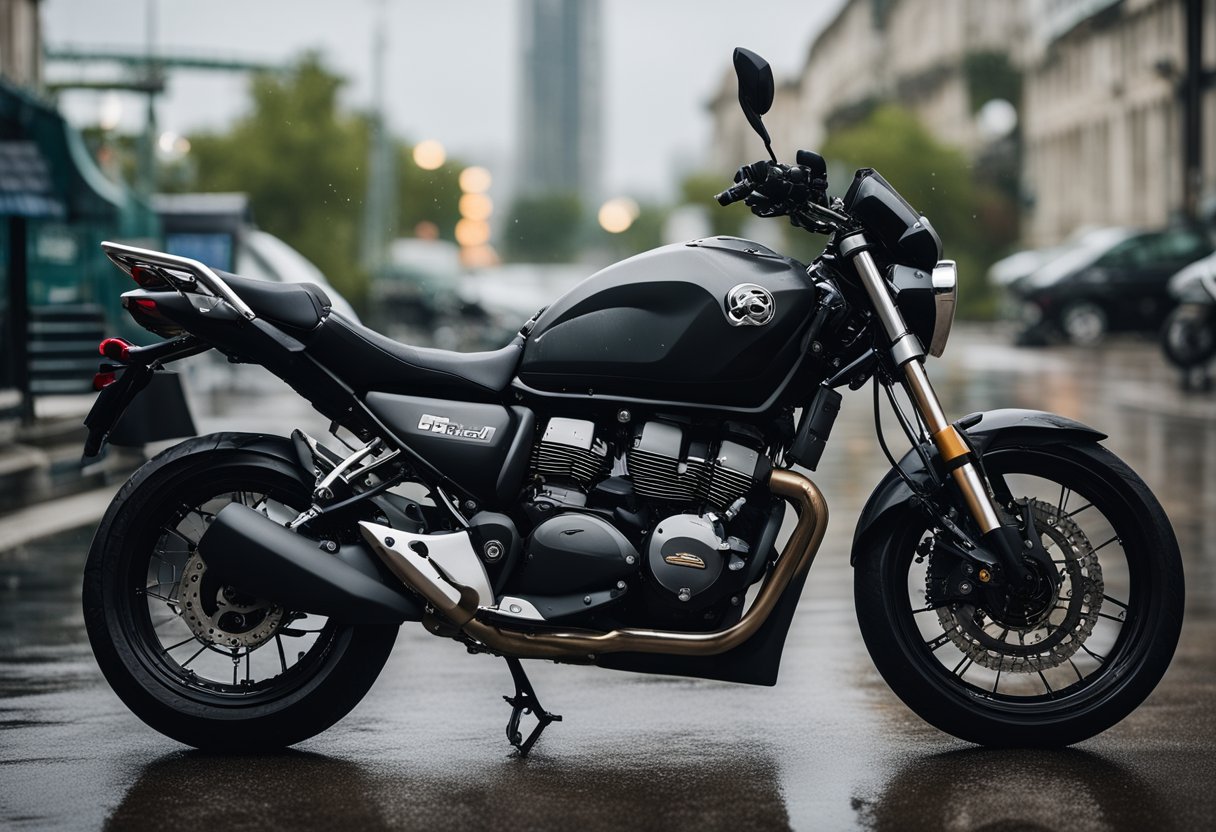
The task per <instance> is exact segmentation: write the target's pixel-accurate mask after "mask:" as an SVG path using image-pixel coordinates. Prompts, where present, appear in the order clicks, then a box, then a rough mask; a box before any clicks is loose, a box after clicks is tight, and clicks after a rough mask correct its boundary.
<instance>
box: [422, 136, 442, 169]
mask: <svg viewBox="0 0 1216 832" xmlns="http://www.w3.org/2000/svg"><path fill="white" fill-rule="evenodd" d="M447 158H448V154H447V151H446V150H444V149H443V145H442V144H440V143H439V142H437V141H435V140H434V139H427V140H426V141H421V142H418V144H416V145H414V164H415V165H417V166H418V167H420V168H422V169H423V170H437V169H439V168H441V167H443V163H444V162H445V161H447Z"/></svg>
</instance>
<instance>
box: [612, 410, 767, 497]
mask: <svg viewBox="0 0 1216 832" xmlns="http://www.w3.org/2000/svg"><path fill="white" fill-rule="evenodd" d="M683 447H684V431H683V429H682V428H680V427H679V426H678V425H674V424H671V423H669V422H659V421H652V422H647V423H646V424H645V425H643V426H642V429H641V430H640V431H639V432H638V434H637V435H636V437H635V438H634V442H633V447H632V448H630V449H629V452H628V455H627V461H628V465H629V474H630V478H631V479H632V480H633V487H634V489H635V490H636V491H637V493H638V494H639V495H640V496H643V497H650V498H653V499H658V500H666V501H669V502H678V503H689V502H708V503H710V504H711V505H713V506H714V507H716V508H726V507H727V506H729V505H730V504H731V503H733V502H735V501H736V500H738V499H739V498H740V497H742V496H744V495H746V494H747V492H748V491H750V490H751V488H752V485H753V483H754V482H755V481H756V480H757V479H758V478H759V477H760V476H762V475H763V473H764V472H765V471H766V470H767V468H768V460H767V458H766V457H764V455H763V454H761V453H760V452H759V451H757V450H754V449H752V448H748V447H746V446H744V445H740V444H739V443H738V442H732V441H730V440H724V441H722V442H720V443H719V444H718V446H717V448H716V450H715V449H714V448H713V446H712V445H711V444H710V443H707V442H700V441H696V440H693V441H690V442H689V443H688V450H687V453H684V452H683Z"/></svg>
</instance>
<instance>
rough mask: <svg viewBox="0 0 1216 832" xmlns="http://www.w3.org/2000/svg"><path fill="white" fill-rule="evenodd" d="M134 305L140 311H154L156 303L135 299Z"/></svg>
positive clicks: (148, 299) (145, 299) (144, 299)
mask: <svg viewBox="0 0 1216 832" xmlns="http://www.w3.org/2000/svg"><path fill="white" fill-rule="evenodd" d="M135 305H136V306H138V307H139V308H140V309H153V310H154V309H156V301H154V300H152V299H151V298H136V299H135Z"/></svg>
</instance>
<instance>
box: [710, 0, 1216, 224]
mask: <svg viewBox="0 0 1216 832" xmlns="http://www.w3.org/2000/svg"><path fill="white" fill-rule="evenodd" d="M1204 33H1206V34H1204ZM1204 39H1206V41H1207V42H1206V44H1205V43H1204ZM1214 41H1216V3H1213V2H1211V0H969V2H962V0H886V2H876V0H846V2H845V3H844V5H843V6H842V8H841V9H840V11H839V13H838V14H837V15H836V17H835V18H834V19H833V20H832V21H831V22H830V23H829V24H828V25H827V26H826V27H825V28H824V29H823V30H822V31H821V32H820V33H819V34H818V35H817V36H816V38H815V39H814V41H813V42H812V43H811V45H810V48H809V51H808V53H807V59H806V62H805V64H804V66H803V68H802V70H801V71H800V72H799V73H798V75H797V76H795V77H793V78H789V79H785V80H784V81H780V80H779V82H778V91H777V98H776V100H775V102H774V105H773V110H772V113H771V114H770V116H769V117H768V123H769V130H770V132H771V133H772V134H773V140H774V141H773V143H774V146H775V147H776V148H778V152H779V155H784V156H792V155H793V151H794V149H795V148H797V147H806V148H812V149H814V148H817V147H819V146H821V145H822V144H823V142H824V141H825V139H826V137H827V136H828V134H829V133H831V132H833V131H835V130H838V129H843V128H846V127H849V126H850V125H852V124H855V123H857V122H858V121H859V120H861V119H863V118H865V116H866V115H867V114H869V113H870V112H872V111H873V109H874V108H875V107H876V106H877V105H878V104H880V103H882V102H894V103H896V104H898V105H900V106H901V107H903V108H905V109H907V110H909V111H911V112H912V113H913V114H915V115H916V116H917V117H918V119H919V120H920V121H921V123H922V124H923V125H924V126H925V127H926V128H928V129H929V130H930V132H932V133H933V134H934V136H935V137H936V138H938V139H939V140H941V141H942V142H944V143H947V144H949V145H952V146H954V147H957V148H959V149H961V150H963V151H964V152H965V153H966V154H967V155H968V156H969V158H971V159H972V160H974V161H976V163H977V164H983V163H985V159H986V158H987V157H986V155H985V154H986V153H988V152H989V151H990V149H991V146H992V144H993V143H994V142H995V141H997V140H998V138H999V137H998V136H994V135H993V133H992V131H991V130H990V129H988V128H987V126H986V125H985V123H984V120H983V118H982V117H980V116H982V115H983V113H982V107H983V105H985V104H986V103H987V102H988V101H990V100H994V99H1000V98H1002V97H1004V96H1011V99H1010V103H1012V104H1013V105H1015V107H1016V116H1017V120H1016V122H1014V124H1015V125H1016V127H1017V132H1016V133H1015V134H1014V136H1015V137H1016V139H1017V141H1018V142H1019V143H1020V151H1019V153H1020V180H1021V183H1022V184H1021V194H1020V196H1021V201H1022V205H1023V217H1022V227H1021V236H1022V241H1023V242H1024V243H1026V244H1030V245H1035V246H1045V245H1052V244H1055V243H1058V242H1060V241H1062V240H1064V239H1066V238H1067V237H1069V235H1070V234H1072V233H1073V232H1074V231H1076V230H1077V229H1079V228H1083V227H1086V226H1095V225H1130V226H1139V227H1149V228H1152V227H1162V226H1164V225H1166V224H1167V223H1169V222H1171V221H1174V220H1177V219H1180V218H1195V217H1197V216H1198V217H1204V216H1205V215H1206V216H1207V218H1208V219H1209V220H1210V219H1211V214H1212V213H1213V209H1214V208H1216V154H1214V153H1213V152H1212V151H1211V149H1210V147H1211V145H1212V140H1211V137H1212V136H1213V135H1214V134H1216V91H1214V89H1213V83H1212V79H1213V76H1214V75H1216V42H1214ZM709 110H710V113H711V117H712V120H713V134H714V141H713V158H712V159H711V160H710V162H711V164H712V165H713V167H714V168H715V169H719V170H730V169H733V168H734V167H736V166H738V165H739V164H742V163H744V162H748V161H752V160H753V158H754V157H755V156H756V155H757V154H756V149H755V148H756V144H755V139H754V136H753V135H752V133H751V131H750V128H749V127H748V126H747V123H746V122H745V120H744V119H743V117H742V115H741V114H740V112H739V108H738V104H737V101H736V87H735V79H734V75H733V73H732V72H729V71H728V72H725V73H724V74H723V77H722V84H721V87H720V89H719V92H718V93H717V94H716V95H715V96H714V97H713V99H712V100H711V101H710V102H709ZM1205 131H1206V133H1205ZM1205 135H1206V137H1207V138H1206V141H1205V138H1204V137H1205ZM893 140H894V137H893ZM1205 149H1206V152H1205Z"/></svg>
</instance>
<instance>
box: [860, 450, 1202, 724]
mask: <svg viewBox="0 0 1216 832" xmlns="http://www.w3.org/2000/svg"><path fill="white" fill-rule="evenodd" d="M984 463H985V467H986V468H987V471H988V474H989V477H990V479H991V480H992V482H993V485H994V488H995V489H996V490H997V494H998V499H999V496H1000V495H1001V494H1002V493H1003V492H1004V493H1005V494H1006V495H1007V496H1012V497H1013V498H1014V499H1019V498H1023V497H1035V498H1036V502H1035V503H1033V504H1022V510H1025V509H1026V508H1027V507H1029V506H1031V505H1033V507H1034V508H1033V510H1034V511H1035V513H1036V518H1037V519H1038V521H1039V522H1038V523H1037V524H1036V525H1037V526H1038V529H1039V531H1040V533H1041V534H1043V536H1044V537H1043V539H1044V544H1045V546H1047V547H1048V551H1049V552H1051V553H1052V558H1053V560H1055V562H1056V563H1057V564H1059V566H1058V568H1060V570H1061V572H1060V574H1061V576H1062V583H1061V586H1060V588H1059V589H1057V590H1056V593H1057V594H1056V596H1055V598H1053V599H1051V601H1050V604H1051V605H1052V606H1051V611H1049V612H1048V613H1047V617H1046V618H1045V619H1044V620H1043V622H1042V623H1041V624H1039V625H1036V626H1035V627H1034V628H1033V629H1032V628H1031V627H1030V625H1022V624H1017V625H1014V626H1010V625H1009V622H1000V621H995V620H993V616H994V614H993V613H990V612H986V611H984V610H982V609H975V608H974V607H971V608H968V606H967V605H961V604H957V603H954V604H948V605H940V606H936V607H935V606H933V602H932V601H929V602H926V593H925V591H924V588H925V581H926V578H925V577H920V576H922V575H927V573H928V570H929V569H932V557H933V555H932V554H930V555H929V556H928V558H927V559H924V565H923V567H922V565H921V561H919V560H914V558H918V557H919V555H918V553H917V551H916V550H917V547H918V544H920V543H921V541H923V540H925V539H926V538H927V537H929V536H930V535H932V533H933V530H932V529H929V528H927V520H926V518H925V517H924V515H922V514H920V513H919V512H912V511H909V512H908V513H907V514H906V515H904V519H903V521H902V523H901V524H900V526H899V527H898V528H895V529H893V530H892V533H891V535H890V536H889V537H888V538H887V540H886V541H885V542H884V543H883V545H882V546H881V548H880V549H878V550H876V551H872V552H869V553H864V554H862V555H860V556H859V557H860V559H859V561H858V563H857V568H856V573H855V576H854V595H855V599H856V604H857V614H858V620H859V623H860V627H861V633H862V636H863V638H864V640H865V643H866V647H867V648H868V650H869V652H870V655H871V657H872V658H873V660H874V663H875V665H876V666H877V668H878V671H879V673H881V674H882V677H883V679H885V680H886V682H887V684H888V685H890V687H891V689H892V690H893V691H894V692H895V693H896V695H897V696H899V698H900V699H902V700H903V701H904V703H905V704H906V705H908V707H909V708H911V709H912V710H913V711H914V712H916V714H917V715H919V716H920V717H921V718H922V719H924V720H925V721H926V722H929V723H930V724H932V725H934V726H936V727H937V728H939V729H941V730H943V731H945V732H947V733H950V734H953V735H954V736H956V737H959V738H960V739H963V740H967V741H968V742H973V743H977V744H979V745H987V746H997V747H1061V746H1066V745H1071V744H1073V743H1076V742H1080V741H1082V740H1085V739H1087V738H1089V737H1092V736H1094V735H1095V734H1098V733H1100V732H1102V731H1104V730H1106V729H1107V728H1109V727H1111V726H1112V725H1114V724H1115V723H1117V722H1119V721H1120V720H1122V719H1123V718H1124V717H1126V716H1127V715H1128V714H1130V713H1131V712H1132V711H1133V710H1134V709H1135V708H1136V707H1137V706H1138V705H1139V704H1140V703H1141V702H1142V701H1143V700H1144V699H1145V697H1147V696H1148V695H1149V693H1150V692H1151V691H1152V690H1153V688H1154V687H1155V686H1156V684H1157V683H1158V682H1159V681H1160V679H1161V677H1162V676H1163V675H1164V673H1165V671H1166V668H1167V667H1168V666H1169V663H1170V659H1171V658H1172V656H1173V653H1174V648H1175V646H1176V645H1177V642H1178V636H1179V632H1180V629H1181V626H1182V612H1183V595H1184V592H1183V575H1182V562H1181V557H1180V555H1179V552H1178V545H1177V541H1176V540H1175V538H1174V533H1173V530H1172V528H1171V527H1170V524H1169V520H1168V519H1167V518H1166V516H1165V513H1164V511H1163V510H1162V508H1161V506H1160V504H1159V503H1158V502H1157V500H1156V498H1155V497H1154V496H1153V494H1152V493H1151V492H1150V491H1149V489H1148V487H1147V486H1146V485H1145V484H1144V482H1143V481H1142V480H1141V479H1140V478H1139V477H1138V476H1136V474H1135V473H1134V472H1133V471H1132V470H1131V469H1130V468H1129V467H1128V466H1127V465H1126V464H1124V463H1123V462H1122V461H1121V460H1119V459H1118V457H1116V456H1115V455H1114V454H1112V453H1110V452H1109V451H1108V450H1106V449H1105V448H1103V447H1101V446H1099V445H1096V444H1086V445H1080V446H1064V445H1052V446H1046V447H1005V448H997V449H994V450H990V451H989V452H987V453H986V454H985V456H984ZM1027 491H1033V492H1034V493H1033V494H1029V493H1026V492H1027ZM1019 492H1020V493H1019ZM1057 495H1058V496H1057ZM1016 508H1017V506H1015V509H1016ZM1044 520H1046V521H1047V522H1043V521H1044ZM922 551H923V550H922ZM1120 553H1121V556H1120ZM1091 556H1092V560H1091ZM1094 563H1096V564H1097V565H1096V566H1094V565H1092V564H1094ZM922 568H923V569H924V571H923V572H918V571H917V570H920V569H922ZM918 584H919V586H918ZM1065 588H1067V589H1065ZM1065 592H1067V593H1068V594H1067V596H1065ZM1078 593H1079V594H1078ZM1116 593H1119V594H1116ZM1074 595H1076V599H1075V600H1074ZM1082 598H1083V599H1084V600H1083V601H1082V600H1081V599H1082ZM1061 603H1062V604H1063V606H1062V607H1060V606H1057V605H1059V604H1061ZM1074 608H1075V610H1074ZM1057 610H1060V611H1059V612H1057ZM1065 610H1067V611H1068V612H1064V611H1065ZM1070 615H1071V616H1074V617H1072V618H1068V616H1070ZM1001 630H1003V632H1001ZM1011 636H1012V637H1011ZM1028 637H1029V638H1031V639H1032V640H1031V642H1030V643H1029V644H1027V643H1026V638H1028ZM1078 642H1079V643H1078ZM1002 677H1003V678H1002ZM1002 685H1004V688H1003V689H1002V687H1001V686H1002Z"/></svg>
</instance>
